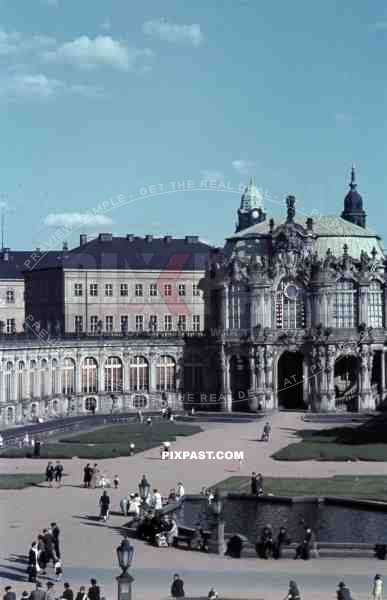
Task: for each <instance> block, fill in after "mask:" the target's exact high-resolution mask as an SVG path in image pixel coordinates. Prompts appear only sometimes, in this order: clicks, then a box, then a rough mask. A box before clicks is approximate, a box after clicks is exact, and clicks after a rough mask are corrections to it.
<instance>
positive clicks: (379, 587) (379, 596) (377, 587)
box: [372, 575, 384, 600]
mask: <svg viewBox="0 0 387 600" xmlns="http://www.w3.org/2000/svg"><path fill="white" fill-rule="evenodd" d="M383 587H384V586H383V579H382V576H381V575H375V578H374V581H373V584H372V600H383Z"/></svg>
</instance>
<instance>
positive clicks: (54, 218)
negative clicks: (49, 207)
mask: <svg viewBox="0 0 387 600" xmlns="http://www.w3.org/2000/svg"><path fill="white" fill-rule="evenodd" d="M89 223H90V225H91V226H92V227H95V226H96V225H112V224H113V220H112V219H111V218H110V217H106V216H105V215H94V216H93V217H92V218H91V217H90V215H89V214H87V213H84V214H82V213H59V214H49V215H47V217H46V218H45V220H44V224H45V225H47V226H48V227H66V226H69V225H73V226H74V225H83V226H87V225H88V224H89Z"/></svg>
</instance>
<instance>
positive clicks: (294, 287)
mask: <svg viewBox="0 0 387 600" xmlns="http://www.w3.org/2000/svg"><path fill="white" fill-rule="evenodd" d="M275 309H276V322H277V327H278V328H279V329H301V328H303V327H305V300H304V289H303V287H301V286H300V285H298V284H297V283H296V282H295V281H291V280H288V279H283V280H282V281H281V283H280V284H279V286H278V289H277V292H276V297H275Z"/></svg>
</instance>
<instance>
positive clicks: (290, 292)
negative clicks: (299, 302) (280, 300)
mask: <svg viewBox="0 0 387 600" xmlns="http://www.w3.org/2000/svg"><path fill="white" fill-rule="evenodd" d="M284 292H285V296H286V297H287V298H289V300H296V299H297V297H298V294H299V293H300V290H299V289H298V287H297V286H296V285H295V284H294V283H288V285H287V286H286V288H285V290H284Z"/></svg>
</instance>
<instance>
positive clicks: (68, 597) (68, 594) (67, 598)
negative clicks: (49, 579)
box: [62, 582, 74, 600]
mask: <svg viewBox="0 0 387 600" xmlns="http://www.w3.org/2000/svg"><path fill="white" fill-rule="evenodd" d="M63 587H64V590H63V594H62V598H64V600H74V592H73V590H72V589H71V587H70V584H69V583H67V582H66V583H64V584H63Z"/></svg>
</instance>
